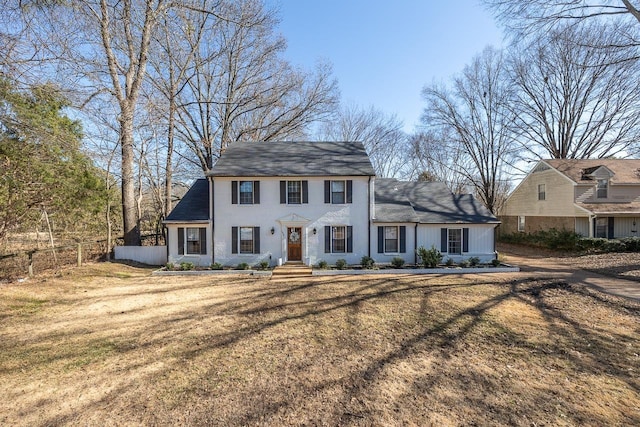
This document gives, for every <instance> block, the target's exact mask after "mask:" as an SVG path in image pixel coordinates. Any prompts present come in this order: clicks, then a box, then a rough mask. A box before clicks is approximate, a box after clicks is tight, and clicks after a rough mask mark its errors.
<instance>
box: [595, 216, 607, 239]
mask: <svg viewBox="0 0 640 427" xmlns="http://www.w3.org/2000/svg"><path fill="white" fill-rule="evenodd" d="M608 227H609V219H608V218H606V217H605V218H596V236H595V237H601V238H604V239H606V238H607V228H608Z"/></svg>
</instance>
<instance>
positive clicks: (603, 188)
mask: <svg viewBox="0 0 640 427" xmlns="http://www.w3.org/2000/svg"><path fill="white" fill-rule="evenodd" d="M608 190H609V180H607V179H599V180H598V191H597V196H596V197H597V198H598V199H606V198H607V192H608Z"/></svg>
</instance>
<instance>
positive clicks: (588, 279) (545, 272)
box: [500, 245, 640, 300]
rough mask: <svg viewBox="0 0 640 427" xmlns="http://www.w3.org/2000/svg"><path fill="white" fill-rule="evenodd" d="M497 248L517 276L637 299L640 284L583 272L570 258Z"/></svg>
mask: <svg viewBox="0 0 640 427" xmlns="http://www.w3.org/2000/svg"><path fill="white" fill-rule="evenodd" d="M500 249H502V250H501V251H500V254H501V256H502V257H503V260H504V262H506V263H508V264H512V265H517V266H518V267H520V273H514V274H515V275H517V276H518V277H536V278H561V279H564V280H566V281H567V283H570V284H574V283H575V284H582V285H585V286H589V287H591V288H595V289H598V290H600V291H602V292H605V293H607V294H611V295H616V296H621V297H625V298H631V299H635V300H640V282H638V281H634V280H625V279H622V278H618V277H612V276H608V275H604V274H599V273H595V272H592V271H587V270H584V269H582V268H580V267H578V266H576V265H575V258H574V257H572V256H566V255H565V256H563V255H562V254H558V253H550V252H546V251H544V250H538V249H533V250H532V249H531V248H522V247H517V246H512V245H505V246H504V247H502V248H500ZM615 255H616V254H606V256H615ZM638 258H640V254H638Z"/></svg>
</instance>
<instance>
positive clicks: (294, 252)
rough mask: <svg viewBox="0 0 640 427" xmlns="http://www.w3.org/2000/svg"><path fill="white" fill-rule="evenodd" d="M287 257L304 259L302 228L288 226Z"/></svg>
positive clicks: (293, 259) (289, 258)
mask: <svg viewBox="0 0 640 427" xmlns="http://www.w3.org/2000/svg"><path fill="white" fill-rule="evenodd" d="M287 259H288V260H289V261H302V228H300V227H289V228H287Z"/></svg>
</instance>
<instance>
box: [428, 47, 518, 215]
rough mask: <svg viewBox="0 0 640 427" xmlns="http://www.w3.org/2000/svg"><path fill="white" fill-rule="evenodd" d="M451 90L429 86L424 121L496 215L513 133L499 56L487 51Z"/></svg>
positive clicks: (509, 88) (460, 171) (510, 97)
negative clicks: (445, 137)
mask: <svg viewBox="0 0 640 427" xmlns="http://www.w3.org/2000/svg"><path fill="white" fill-rule="evenodd" d="M452 86H453V87H452V88H451V89H448V88H446V87H441V86H437V85H434V86H428V87H425V89H424V90H423V96H424V99H425V100H426V102H427V106H426V108H425V110H424V114H423V117H422V122H423V125H424V126H425V128H426V129H427V130H432V131H434V132H440V133H442V134H444V135H449V136H450V138H451V139H450V140H448V141H443V146H442V147H441V149H442V150H452V151H454V152H457V153H456V154H455V155H454V156H453V157H454V158H456V156H459V158H460V159H464V161H462V162H460V163H459V164H455V165H451V167H452V168H454V169H455V171H456V173H458V174H460V175H462V176H464V177H465V178H466V180H467V181H468V182H469V183H470V184H471V185H473V187H474V188H475V191H476V194H477V196H478V197H479V198H480V200H481V201H482V202H483V203H484V204H485V206H486V207H487V208H488V209H489V210H491V211H492V212H496V211H497V210H498V209H499V207H500V203H501V200H502V198H503V196H504V186H505V185H504V183H505V180H504V178H503V174H504V173H505V170H506V168H507V167H508V164H509V159H510V156H511V147H512V145H513V133H512V127H511V122H512V119H511V112H510V109H509V105H510V102H511V99H512V96H513V93H512V89H511V87H510V85H509V82H508V81H507V78H506V69H505V64H504V58H503V54H502V52H501V51H497V50H495V49H493V48H491V47H488V48H486V49H485V50H484V51H483V52H482V54H481V55H479V56H477V57H476V58H474V60H473V61H472V63H471V65H469V66H467V67H465V69H464V71H463V73H462V75H461V76H459V77H456V78H455V79H454V80H453V85H452Z"/></svg>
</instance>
